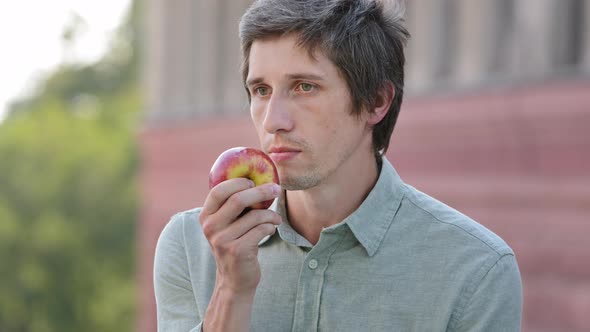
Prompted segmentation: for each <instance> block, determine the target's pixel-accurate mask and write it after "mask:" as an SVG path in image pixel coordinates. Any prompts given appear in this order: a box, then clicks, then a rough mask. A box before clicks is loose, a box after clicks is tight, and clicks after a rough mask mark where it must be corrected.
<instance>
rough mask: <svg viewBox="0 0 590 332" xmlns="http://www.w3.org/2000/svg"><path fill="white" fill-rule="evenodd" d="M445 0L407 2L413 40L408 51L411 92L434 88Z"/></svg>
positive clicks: (408, 79) (408, 80) (409, 89)
mask: <svg viewBox="0 0 590 332" xmlns="http://www.w3.org/2000/svg"><path fill="white" fill-rule="evenodd" d="M443 2H445V0H411V1H408V2H407V9H406V21H407V28H408V31H409V32H410V34H411V36H412V37H411V39H410V41H409V43H408V49H407V56H406V59H407V66H406V68H407V79H406V82H407V84H408V91H409V92H412V91H413V92H418V91H424V90H427V89H428V88H430V87H431V86H432V85H433V82H434V80H435V78H436V75H437V72H438V70H439V68H438V64H439V63H440V61H439V60H440V59H439V57H441V56H442V57H444V56H445V55H444V54H441V41H440V38H441V37H442V34H443V33H444V32H443V31H442V30H441V26H442V25H443V22H444V17H443V15H441V10H440V9H441V7H442V5H443Z"/></svg>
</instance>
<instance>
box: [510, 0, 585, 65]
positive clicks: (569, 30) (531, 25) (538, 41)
mask: <svg viewBox="0 0 590 332" xmlns="http://www.w3.org/2000/svg"><path fill="white" fill-rule="evenodd" d="M574 9H575V7H574V1H573V0H520V1H517V2H516V7H515V10H516V12H515V15H516V16H515V22H516V31H515V33H516V37H517V38H516V39H515V43H514V45H513V48H514V54H513V55H514V58H513V68H514V70H515V71H521V72H522V73H523V74H524V75H526V76H531V75H532V76H544V75H547V74H549V73H551V72H552V71H554V70H555V69H557V68H558V67H561V66H567V65H568V64H572V62H573V61H574V60H573V59H575V54H574V52H575V50H576V48H577V47H576V46H575V45H574V43H576V41H575V40H574V38H573V36H574V33H573V29H576V26H575V24H572V20H573V19H574V17H575V14H576V13H575V10H574Z"/></svg>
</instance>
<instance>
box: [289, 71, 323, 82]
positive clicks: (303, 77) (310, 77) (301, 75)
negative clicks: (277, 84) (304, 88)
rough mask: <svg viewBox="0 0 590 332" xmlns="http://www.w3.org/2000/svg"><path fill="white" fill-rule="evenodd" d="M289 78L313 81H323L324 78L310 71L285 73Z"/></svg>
mask: <svg viewBox="0 0 590 332" xmlns="http://www.w3.org/2000/svg"><path fill="white" fill-rule="evenodd" d="M287 77H288V78H289V79H292V80H314V81H323V80H324V78H323V77H321V76H319V75H316V74H311V73H297V74H289V75H287Z"/></svg>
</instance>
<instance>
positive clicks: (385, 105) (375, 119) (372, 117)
mask: <svg viewBox="0 0 590 332" xmlns="http://www.w3.org/2000/svg"><path fill="white" fill-rule="evenodd" d="M393 97H395V86H393V83H391V82H389V81H387V82H385V83H384V84H383V86H382V87H381V89H380V90H379V93H378V94H377V100H375V106H374V107H373V109H372V112H370V113H369V118H368V119H367V123H368V124H369V125H371V126H374V125H376V124H378V123H379V122H381V120H383V118H384V117H385V115H387V111H389V106H391V103H392V102H393Z"/></svg>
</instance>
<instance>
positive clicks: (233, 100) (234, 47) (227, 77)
mask: <svg viewBox="0 0 590 332" xmlns="http://www.w3.org/2000/svg"><path fill="white" fill-rule="evenodd" d="M223 1H224V2H225V4H224V8H223V12H224V13H225V18H224V20H223V37H222V38H221V39H220V46H221V48H220V57H222V59H223V61H222V62H223V66H221V67H220V68H219V75H220V77H221V80H220V86H219V91H221V100H220V103H221V104H220V107H219V112H220V113H226V114H227V113H242V114H243V113H244V112H246V111H247V110H248V105H247V101H248V100H247V98H246V92H245V90H244V87H243V84H242V76H241V72H240V64H241V59H242V57H241V51H240V38H239V34H238V28H239V27H238V25H239V21H240V18H241V17H242V15H243V14H244V12H245V11H246V9H247V8H248V7H249V6H250V4H251V3H252V1H251V0H241V1H236V0H223Z"/></svg>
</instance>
